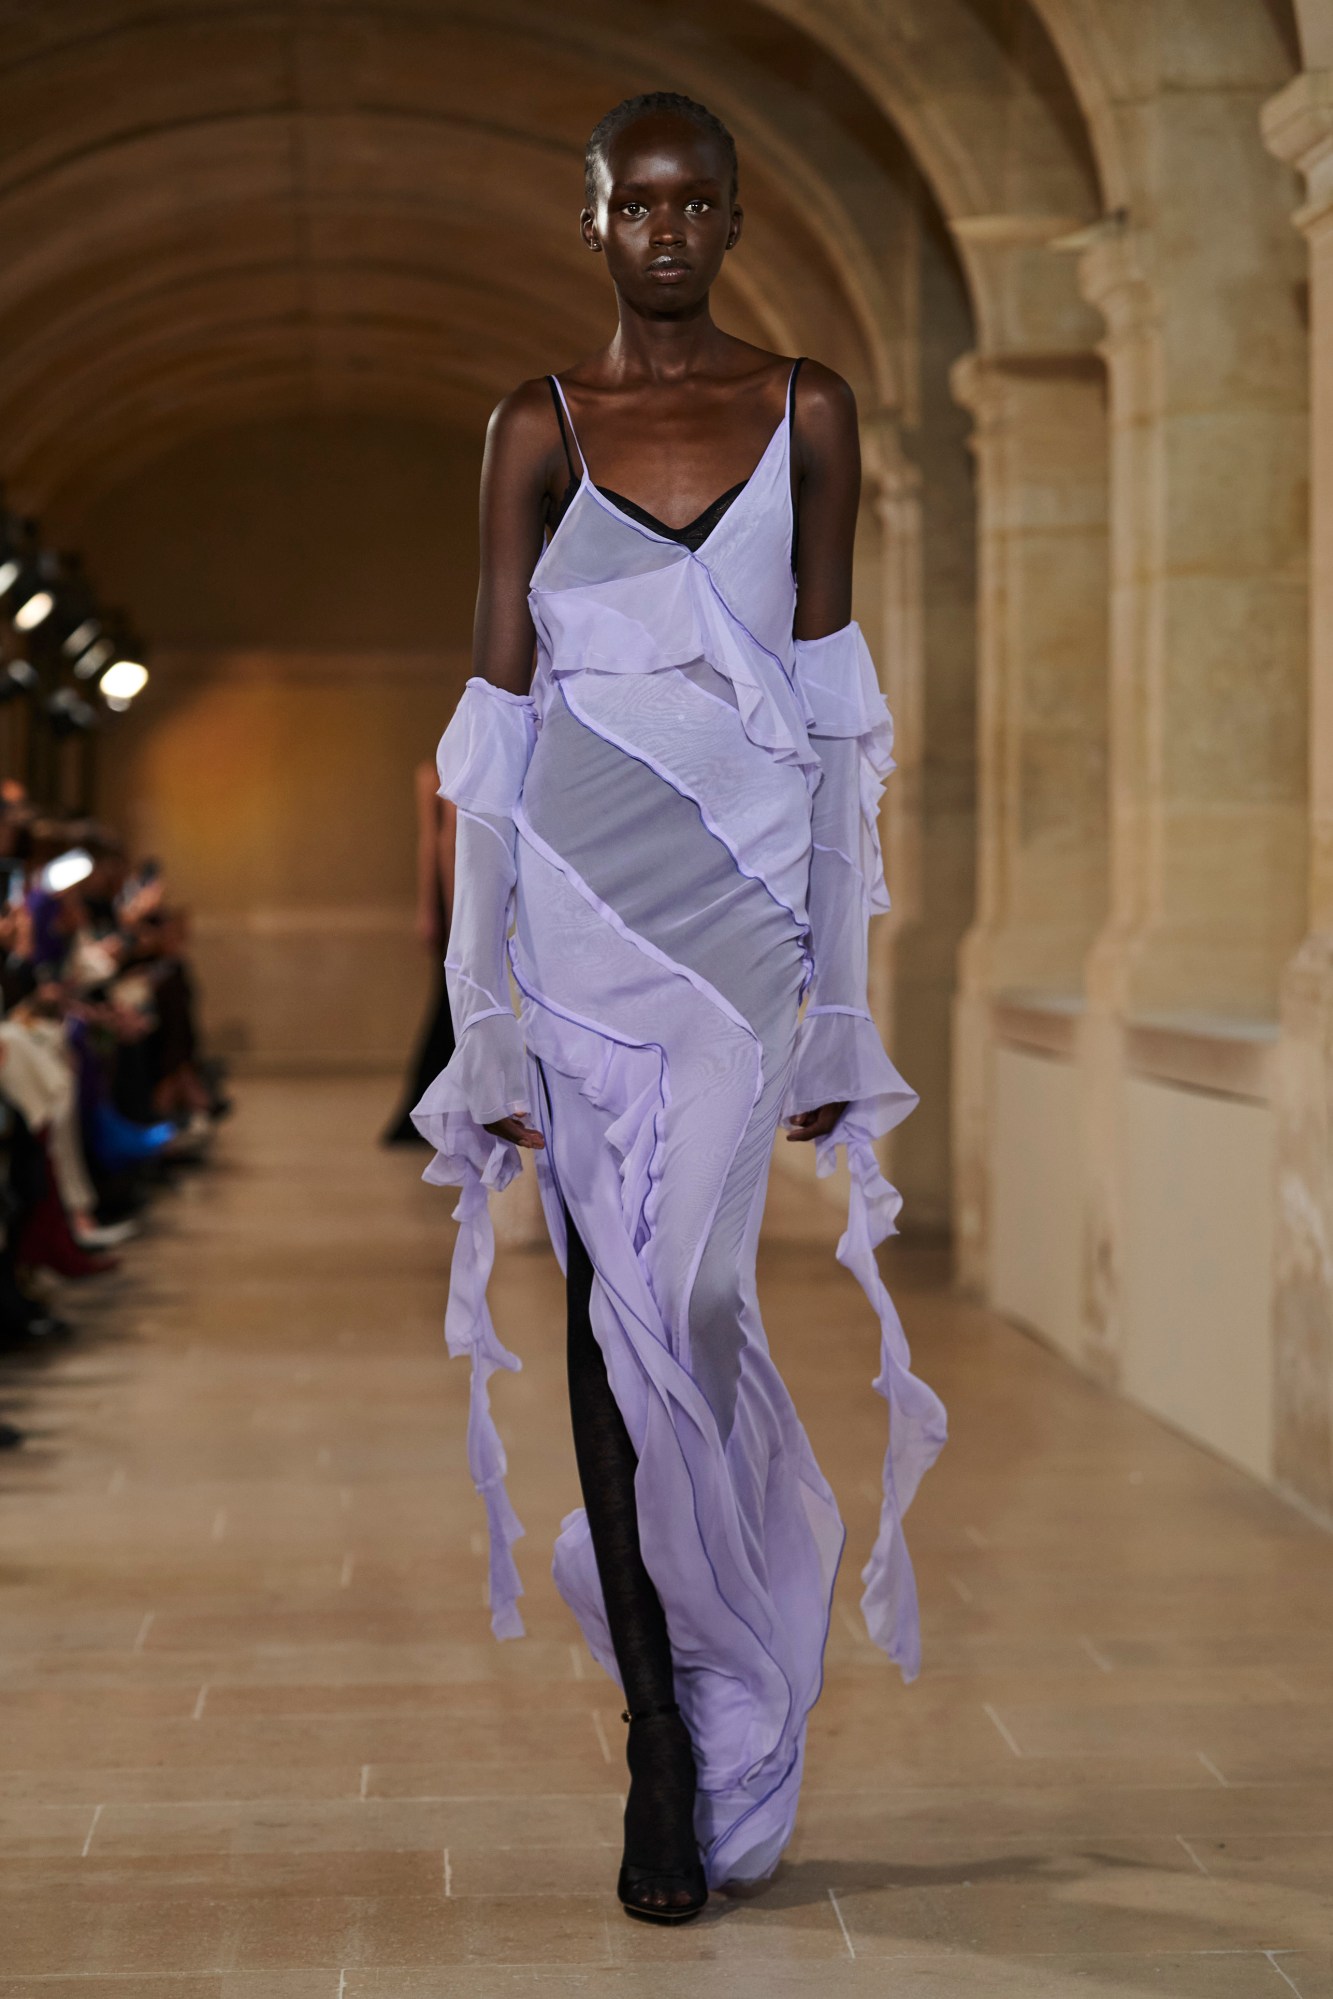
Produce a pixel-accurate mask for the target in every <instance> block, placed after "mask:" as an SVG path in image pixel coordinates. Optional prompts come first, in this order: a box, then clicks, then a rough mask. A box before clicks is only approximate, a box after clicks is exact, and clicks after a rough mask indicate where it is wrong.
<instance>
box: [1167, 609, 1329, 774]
mask: <svg viewBox="0 0 1333 1999" xmlns="http://www.w3.org/2000/svg"><path fill="white" fill-rule="evenodd" d="M1165 600H1166V601H1165V629H1164V646H1165V659H1166V675H1165V686H1164V707H1163V712H1162V718H1161V731H1162V746H1163V747H1162V782H1163V788H1164V790H1165V793H1166V796H1167V797H1168V798H1169V799H1173V800H1179V799H1185V798H1198V799H1199V800H1200V801H1201V802H1202V801H1205V800H1207V801H1211V802H1215V803H1218V804H1223V803H1225V804H1227V805H1232V806H1234V805H1238V804H1250V803H1252V802H1253V803H1258V802H1260V801H1263V800H1269V799H1271V800H1273V801H1275V802H1279V803H1284V802H1287V801H1291V802H1293V803H1299V802H1301V801H1302V800H1303V798H1304V794H1305V754H1306V708H1305V700H1306V688H1305V627H1304V618H1305V588H1304V584H1303V581H1302V580H1301V579H1300V578H1299V577H1293V578H1279V577H1274V576H1265V577H1253V576H1219V575H1202V574H1189V575H1175V576H1172V577H1171V579H1170V581H1169V583H1168V584H1167V586H1166V591H1165Z"/></svg>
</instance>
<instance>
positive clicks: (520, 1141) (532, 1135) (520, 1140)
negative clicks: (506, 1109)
mask: <svg viewBox="0 0 1333 1999" xmlns="http://www.w3.org/2000/svg"><path fill="white" fill-rule="evenodd" d="M486 1130H487V1131H489V1132H493V1133H494V1134H495V1136H496V1137H497V1138H507V1139H508V1140H509V1143H510V1144H511V1145H521V1146H523V1147H524V1149H525V1150H526V1151H528V1152H541V1151H542V1150H543V1149H544V1147H545V1145H546V1140H545V1139H544V1138H543V1137H542V1135H541V1133H540V1132H539V1131H537V1130H536V1129H535V1128H534V1127H533V1126H532V1125H530V1124H529V1123H528V1120H527V1116H526V1114H525V1113H524V1112H523V1111H518V1112H516V1113H515V1115H514V1116H513V1117H502V1118H497V1119H496V1120H495V1123H494V1124H488V1125H487V1126H486Z"/></svg>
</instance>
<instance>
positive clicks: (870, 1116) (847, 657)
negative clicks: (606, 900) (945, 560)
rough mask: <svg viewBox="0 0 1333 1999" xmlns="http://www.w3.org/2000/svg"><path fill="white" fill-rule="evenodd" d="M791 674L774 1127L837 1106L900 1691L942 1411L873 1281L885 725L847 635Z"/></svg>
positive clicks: (883, 1069)
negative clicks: (787, 867) (798, 923)
mask: <svg viewBox="0 0 1333 1999" xmlns="http://www.w3.org/2000/svg"><path fill="white" fill-rule="evenodd" d="M795 644H796V664H797V675H798V681H799V685H800V688H801V691H802V693H803V695H804V697H805V703H806V710H807V714H808V716H809V717H810V718H811V719H810V722H809V724H808V726H809V733H810V738H811V741H812V743H813V744H814V747H815V749H816V751H817V752H818V755H819V760H820V766H821V774H820V777H819V781H818V783H817V786H816V789H815V794H814V799H813V807H812V832H811V838H812V852H811V858H810V892H809V911H810V933H811V952H812V956H813V960H814V969H813V974H812V978H811V983H810V992H809V1000H808V1004H807V1006H806V1010H805V1014H804V1017H803V1019H802V1021H801V1025H800V1027H799V1029H798V1030H797V1044H796V1060H795V1067H794V1070H793V1075H792V1082H791V1088H790V1091H789V1094H788V1098H787V1102H786V1105H785V1106H784V1111H785V1115H787V1116H788V1117H790V1116H792V1115H793V1114H794V1113H796V1112H798V1111H810V1110H817V1109H819V1108H820V1107H821V1106H822V1105H824V1104H832V1103H845V1104H846V1106H847V1108H846V1110H845V1111H844V1112H843V1114H842V1116H841V1117H840V1118H839V1120H838V1123H837V1125H836V1126H835V1127H834V1129H833V1131H832V1132H831V1133H830V1134H829V1135H828V1136H827V1137H825V1138H820V1139H816V1141H815V1153H816V1171H817V1172H818V1174H819V1175H820V1177H821V1178H822V1177H824V1176H825V1175H827V1174H830V1173H832V1172H833V1171H834V1169H835V1167H836V1164H837V1155H838V1150H839V1148H840V1147H841V1148H844V1149H845V1151H846V1156H847V1165H848V1169H849V1173H850V1178H851V1193H850V1202H849V1209H848V1218H847V1229H846V1232H845V1233H844V1235H843V1237H842V1239H841V1241H840V1242H839V1244H838V1252H837V1254H838V1261H839V1262H840V1263H841V1264H843V1265H844V1266H845V1267H846V1268H847V1269H848V1270H850V1271H851V1272H852V1274H853V1275H854V1276H855V1277H856V1279H857V1281H858V1283H859V1284H860V1285H861V1288H862V1289H863V1291H864V1292H865V1294H866V1296H867V1298H868V1299H869V1301H870V1303H871V1305H872V1306H873V1307H874V1310H875V1314H876V1316H877V1318H878V1319H879V1323H880V1335H881V1342H880V1371H879V1374H878V1376H877V1378H876V1380H875V1388H876V1390H877V1391H878V1392H879V1393H880V1394H881V1395H882V1396H883V1397H884V1399H885V1400H886V1402H887V1403H888V1405H889V1446H888V1450H887V1453H886V1456H885V1461H884V1482H883V1502H882V1506H881V1512H880V1525H879V1533H878V1536H877V1538H876V1541H875V1546H874V1549H873V1551H872V1553H871V1556H870V1559H869V1561H868V1562H867V1564H866V1566H865V1568H864V1570H863V1571H862V1578H861V1579H862V1582H863V1583H864V1585H865V1591H864V1594H863V1596H862V1599H861V1606H862V1610H863V1611H864V1613H865V1619H866V1625H867V1629H868V1630H869V1632H870V1636H871V1637H872V1639H873V1640H874V1641H875V1643H876V1644H878V1645H879V1646H881V1647H882V1649H883V1650H884V1651H885V1652H887V1653H888V1655H889V1657H890V1658H891V1659H893V1660H894V1661H895V1662H896V1663H897V1664H898V1666H899V1667H900V1668H901V1670H902V1674H903V1677H904V1679H908V1680H910V1679H913V1678H914V1677H915V1675H916V1673H917V1671H918V1670H919V1667H920V1657H921V1640H920V1625H919V1618H918V1612H917V1600H916V1583H915V1578H914V1576H913V1573H912V1564H911V1558H910V1556H909V1555H908V1552H907V1546H906V1542H905V1541H904V1538H903V1530H902V1516H903V1514H904V1513H905V1512H906V1511H907V1508H908V1506H909V1505H910V1503H911V1500H912V1497H913V1495H914V1494H915V1492H916V1488H917V1485H918V1484H919V1482H920V1480H921V1477H922V1475H923V1474H924V1472H925V1471H926V1470H927V1469H928V1468H929V1466H930V1465H931V1464H932V1463H933V1462H934V1460H935V1458H936V1457H937V1456H938V1454H939V1452H940V1450H941V1448H942V1446H943V1444H944V1441H945V1435H946V1419H945V1413H944V1407H943V1404H942V1403H941V1402H940V1401H939V1398H938V1397H937V1396H936V1395H935V1394H934V1393H933V1391H932V1390H931V1389H929V1388H928V1387H927V1386H926V1384H925V1383H924V1382H922V1381H919V1380H918V1379H917V1378H916V1377H915V1376H914V1375H913V1374H912V1372H911V1354H910V1352H909V1349H908V1345H907V1339H906V1336H905V1334H904V1332H903V1329H902V1323H901V1321H900V1320H899V1318H898V1314H897V1312H896V1310H895V1308H894V1305H893V1301H892V1299H891V1298H890V1296H889V1293H888V1291H887V1290H886V1289H885V1286H884V1284H883V1282H882V1280H881V1278H880V1275H879V1270H878V1266H877V1264H876V1261H875V1248H876V1245H877V1244H879V1243H880V1242H882V1241H883V1240H884V1239H885V1238H886V1237H887V1236H890V1235H892V1234H894V1233H895V1232H896V1228H897V1219H898V1213H899V1210H900V1208H901V1206H902V1199H901V1196H900V1195H899V1194H898V1192H897V1190H896V1188H894V1187H891V1186H890V1185H889V1182H888V1181H887V1180H886V1179H885V1177H884V1175H883V1173H882V1172H881V1170H880V1166H879V1162H878V1160H877V1159H876V1157H875V1149H874V1141H875V1139H877V1138H879V1137H882V1135H883V1134H884V1133H885V1132H887V1131H891V1130H892V1129H893V1127H894V1126H895V1125H897V1124H900V1123H901V1122H902V1120H903V1119H904V1118H905V1117H906V1116H907V1115H908V1113H909V1112H910V1111H911V1110H912V1109H913V1108H914V1107H915V1105H916V1103H917V1095H916V1092H915V1090H913V1089H912V1088H911V1087H910V1085H909V1084H907V1083H906V1082H904V1080H903V1078H902V1077H901V1076H900V1075H899V1073H898V1071H897V1069H896V1068H895V1067H894V1065H893V1063H892V1062H891V1061H890V1060H889V1057H888V1055H887V1054H886V1053H885V1051H884V1046H883V1043H882V1042H881V1040H880V1037H879V1031H878V1029H877V1028H876V1026H875V1023H874V1020H873V1019H872V1017H871V1013H870V1006H869V1000H868V992H867V987H868V973H869V953H868V927H869V921H870V918H871V916H872V915H874V914H876V913H878V912H881V911H884V910H887V909H888V907H889V896H888V890H887V888H886V886H885V880H884V865H883V859H882V855H881V850H880V840H879V801H880V797H881V795H882V793H883V790H884V780H885V779H886V777H887V776H888V775H889V773H890V771H892V770H893V768H894V763H893V720H892V717H891V716H890V714H889V710H888V707H887V705H886V703H885V700H884V696H883V694H882V693H881V691H880V687H879V682H878V679H877V677H876V674H875V668H874V662H873V661H872V659H871V657H870V653H869V651H868V649H867V647H866V643H865V639H864V638H863V636H862V634H861V629H860V626H859V625H857V624H855V623H853V624H850V625H845V626H844V627H843V628H842V630H841V631H837V632H832V633H830V634H829V635H828V637H826V638H822V639H807V640H802V639H798V640H797V641H796V642H795Z"/></svg>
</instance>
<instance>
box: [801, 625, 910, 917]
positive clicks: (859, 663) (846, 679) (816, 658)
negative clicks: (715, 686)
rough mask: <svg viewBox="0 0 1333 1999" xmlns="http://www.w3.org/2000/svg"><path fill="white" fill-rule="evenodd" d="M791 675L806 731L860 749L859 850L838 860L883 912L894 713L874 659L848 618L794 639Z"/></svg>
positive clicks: (871, 905) (886, 893) (886, 896)
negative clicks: (821, 632) (885, 801)
mask: <svg viewBox="0 0 1333 1999" xmlns="http://www.w3.org/2000/svg"><path fill="white" fill-rule="evenodd" d="M795 646H796V676H797V682H798V685H799V687H800V691H801V694H802V697H803V699H804V701H805V705H806V709H807V712H808V715H809V717H810V724H809V726H810V734H811V736H812V737H813V738H815V740H816V743H817V742H818V739H819V737H821V736H826V737H833V738H835V739H836V738H841V739H843V740H846V739H848V738H851V739H852V740H854V741H855V742H856V744H857V747H858V750H859V752H860V754H859V759H858V768H857V789H858V797H859V802H860V808H861V840H860V852H859V853H858V854H846V855H844V856H843V858H844V859H845V860H846V861H847V862H848V863H849V864H850V865H851V866H852V867H854V868H856V869H857V870H858V872H859V873H860V876H861V883H862V887H863V889H864V891H865V896H866V901H867V904H868V906H869V911H870V914H871V915H872V916H882V915H883V914H885V912H886V911H887V910H888V908H889V906H890V904H889V891H888V884H887V883H886V881H885V879H884V855H883V851H882V849H881V847H880V839H879V804H880V799H881V798H882V797H883V795H884V784H885V780H886V779H887V778H888V776H889V773H890V772H891V771H892V770H894V769H895V768H896V766H895V764H894V761H893V717H892V715H891V714H890V713H889V707H888V703H887V702H886V701H885V699H884V695H883V693H882V691H881V689H880V685H879V678H878V675H877V674H876V672H875V662H874V660H873V659H872V658H871V656H870V648H869V647H868V646H867V644H866V642H865V636H864V634H863V632H862V630H861V627H860V625H859V624H857V622H856V620H855V619H853V620H852V622H851V624H849V625H844V626H843V627H842V628H841V630H840V631H836V632H829V633H828V634H827V635H826V636H825V637H824V638H822V639H797V640H796V641H795Z"/></svg>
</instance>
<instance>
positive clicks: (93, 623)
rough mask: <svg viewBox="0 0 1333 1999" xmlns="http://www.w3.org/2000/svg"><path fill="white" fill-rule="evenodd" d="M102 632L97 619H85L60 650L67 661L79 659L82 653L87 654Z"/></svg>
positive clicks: (75, 628)
mask: <svg viewBox="0 0 1333 1999" xmlns="http://www.w3.org/2000/svg"><path fill="white" fill-rule="evenodd" d="M101 630H102V627H101V625H100V624H99V623H98V621H97V619H96V618H85V619H84V621H83V623H82V624H81V625H76V626H75V627H74V630H73V631H72V632H71V633H70V635H69V637H68V638H67V639H66V640H65V643H64V644H63V645H62V646H61V648H60V650H61V651H62V652H63V653H64V655H65V657H66V659H77V658H78V656H79V654H80V653H81V652H87V650H88V648H89V646H90V645H91V644H92V642H93V640H94V639H95V638H98V637H100V635H101Z"/></svg>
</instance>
